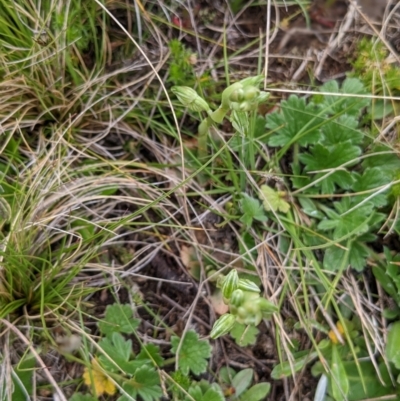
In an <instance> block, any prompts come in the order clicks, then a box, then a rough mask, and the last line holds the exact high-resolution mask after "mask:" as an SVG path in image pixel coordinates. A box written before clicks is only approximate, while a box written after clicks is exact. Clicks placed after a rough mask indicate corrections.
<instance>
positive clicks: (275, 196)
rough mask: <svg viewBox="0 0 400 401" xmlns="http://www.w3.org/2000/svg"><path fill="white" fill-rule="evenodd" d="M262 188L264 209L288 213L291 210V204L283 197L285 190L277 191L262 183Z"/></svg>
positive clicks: (261, 195)
mask: <svg viewBox="0 0 400 401" xmlns="http://www.w3.org/2000/svg"><path fill="white" fill-rule="evenodd" d="M260 189H261V192H260V199H261V200H262V201H263V205H264V209H265V210H266V211H267V212H268V211H270V210H273V211H274V212H277V211H280V212H282V213H287V212H288V211H289V209H290V205H289V203H288V202H286V201H285V200H284V199H283V197H284V196H285V193H284V192H281V191H275V190H274V189H273V188H271V187H269V186H268V185H261V188H260Z"/></svg>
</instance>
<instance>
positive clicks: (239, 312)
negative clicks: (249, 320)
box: [237, 306, 249, 322]
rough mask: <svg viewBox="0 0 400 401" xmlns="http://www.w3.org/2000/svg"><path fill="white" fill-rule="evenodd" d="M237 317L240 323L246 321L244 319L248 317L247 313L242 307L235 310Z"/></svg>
mask: <svg viewBox="0 0 400 401" xmlns="http://www.w3.org/2000/svg"><path fill="white" fill-rule="evenodd" d="M237 315H238V317H239V319H242V322H243V320H244V319H246V317H247V316H248V315H249V313H248V312H247V309H246V308H245V307H244V306H240V307H239V308H238V309H237Z"/></svg>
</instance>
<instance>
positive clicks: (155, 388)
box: [118, 365, 163, 401]
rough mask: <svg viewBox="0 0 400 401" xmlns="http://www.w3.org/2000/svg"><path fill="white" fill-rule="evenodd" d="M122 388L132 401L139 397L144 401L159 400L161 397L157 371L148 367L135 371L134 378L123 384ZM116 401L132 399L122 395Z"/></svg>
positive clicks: (129, 400)
mask: <svg viewBox="0 0 400 401" xmlns="http://www.w3.org/2000/svg"><path fill="white" fill-rule="evenodd" d="M122 388H123V389H124V390H125V391H126V392H127V393H128V395H129V396H130V397H132V398H133V399H136V397H137V395H139V396H140V397H141V398H143V400H144V401H153V400H159V399H160V398H161V396H162V395H163V392H162V389H161V386H160V377H159V375H158V373H157V371H156V370H155V369H154V368H152V367H150V366H148V365H144V366H142V367H141V368H139V369H137V371H136V373H135V376H134V377H133V378H132V379H131V380H129V381H127V382H125V383H124V384H123V386H122ZM118 401H132V399H131V398H129V397H127V396H126V395H123V396H122V397H119V398H118Z"/></svg>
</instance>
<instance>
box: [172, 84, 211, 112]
mask: <svg viewBox="0 0 400 401" xmlns="http://www.w3.org/2000/svg"><path fill="white" fill-rule="evenodd" d="M171 91H172V93H174V94H175V96H176V97H177V98H178V100H179V101H180V102H181V103H182V104H183V105H184V106H185V107H187V108H188V109H190V110H192V111H209V110H211V109H210V106H209V105H208V103H207V102H206V101H205V100H204V99H203V98H202V97H201V96H199V95H198V94H197V92H196V91H195V90H194V89H192V88H189V87H188V86H174V87H173V88H171Z"/></svg>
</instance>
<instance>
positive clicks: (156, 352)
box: [136, 344, 164, 367]
mask: <svg viewBox="0 0 400 401" xmlns="http://www.w3.org/2000/svg"><path fill="white" fill-rule="evenodd" d="M136 361H143V363H148V364H153V365H156V366H159V367H161V366H163V364H164V359H163V358H162V356H161V355H160V348H159V347H157V346H156V345H154V344H146V345H143V346H142V349H141V350H140V352H139V354H138V355H137V356H136Z"/></svg>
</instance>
